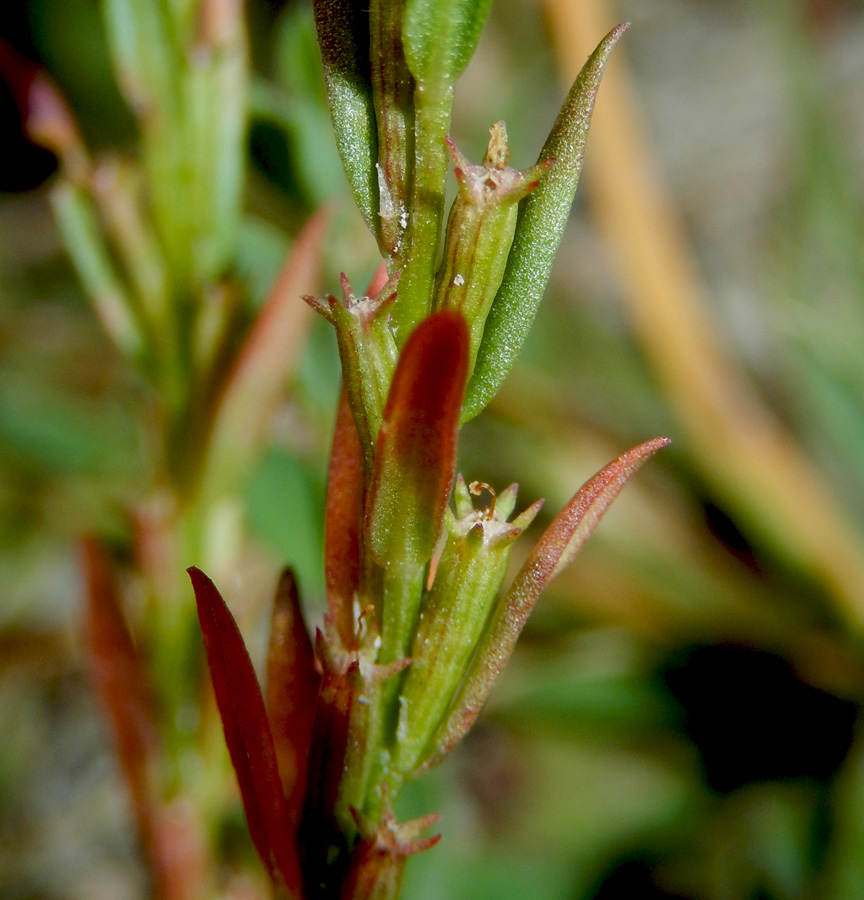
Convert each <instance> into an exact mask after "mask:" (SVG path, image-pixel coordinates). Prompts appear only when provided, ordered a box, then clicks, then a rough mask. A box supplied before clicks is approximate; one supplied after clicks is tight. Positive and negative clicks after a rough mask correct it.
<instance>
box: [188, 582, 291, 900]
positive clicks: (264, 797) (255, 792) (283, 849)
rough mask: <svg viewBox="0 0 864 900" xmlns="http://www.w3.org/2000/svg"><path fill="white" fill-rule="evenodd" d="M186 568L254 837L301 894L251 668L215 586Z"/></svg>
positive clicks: (273, 870) (277, 880) (280, 876)
mask: <svg viewBox="0 0 864 900" xmlns="http://www.w3.org/2000/svg"><path fill="white" fill-rule="evenodd" d="M187 571H188V572H189V577H190V579H191V580H192V586H193V588H194V589H195V600H196V603H197V605H198V619H199V621H200V623H201V632H202V634H203V636H204V649H205V650H206V652H207V662H208V664H209V667H210V677H211V679H212V681H213V690H214V693H215V695H216V704H217V706H218V707H219V715H220V717H221V719H222V727H223V729H224V731H225V743H226V744H227V745H228V753H229V754H230V756H231V762H232V764H233V766H234V771H235V772H236V773H237V782H238V784H239V786H240V795H241V797H242V799H243V807H244V809H245V810H246V821H247V823H248V824H249V831H250V833H251V835H252V840H253V842H254V843H255V848H256V849H257V850H258V854H259V855H260V857H261V859H262V860H263V862H264V865H265V866H266V867H267V870H268V872H269V873H270V877H271V878H272V880H273V883H274V884H276V885H279V884H284V887H285V888H287V890H288V892H289V893H290V894H291V896H293V897H301V896H302V887H301V878H300V866H299V862H298V859H297V851H296V848H295V846H294V842H293V832H294V830H293V828H291V825H290V816H289V814H288V806H287V803H286V801H285V796H284V795H283V793H282V784H281V781H280V779H279V770H278V766H277V763H276V749H275V746H274V743H273V735H272V733H271V731H270V726H269V724H268V721H267V713H266V711H265V708H264V698H263V697H262V696H261V689H260V688H259V687H258V680H257V679H256V677H255V670H254V669H253V667H252V662H251V660H250V659H249V654H248V653H247V652H246V646H245V645H244V643H243V638H242V637H241V635H240V631H239V629H238V628H237V623H236V622H235V621H234V617H233V616H232V615H231V612H230V610H229V609H228V607H227V605H226V604H225V601H224V600H223V599H222V597H221V596H220V594H219V591H218V590H216V586H215V585H214V584H213V582H212V581H211V580H210V579H209V578H208V577H207V576H206V575H205V574H204V573H203V572H201V571H200V570H199V569H196V568H194V567H192V568H190V569H188V570H187Z"/></svg>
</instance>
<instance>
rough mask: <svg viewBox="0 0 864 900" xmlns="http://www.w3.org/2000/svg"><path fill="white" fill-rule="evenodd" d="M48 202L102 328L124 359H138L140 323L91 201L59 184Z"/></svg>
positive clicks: (79, 190)
mask: <svg viewBox="0 0 864 900" xmlns="http://www.w3.org/2000/svg"><path fill="white" fill-rule="evenodd" d="M51 200H52V203H53V205H54V214H55V216H56V217H57V225H58V227H59V229H60V234H61V236H62V238H63V243H64V244H65V245H66V250H67V252H68V253H69V256H70V257H71V258H72V262H73V264H74V266H75V269H76V271H77V272H78V277H79V278H80V279H81V281H82V283H83V285H84V289H85V290H86V291H87V293H88V294H89V296H90V301H91V303H92V304H93V306H94V308H95V310H96V314H97V315H98V316H99V319H100V320H101V322H102V325H103V327H104V328H105V330H106V331H107V332H108V334H109V335H110V337H111V338H112V340H113V341H114V343H115V344H116V345H117V346H118V347H119V348H120V350H122V351H123V353H124V354H126V356H128V357H130V358H132V359H137V358H139V357H140V355H141V354H142V352H143V350H144V338H143V335H142V333H141V328H140V323H139V322H138V321H137V317H136V315H135V312H134V310H133V308H132V302H131V299H130V297H129V294H128V292H127V290H126V287H125V286H124V285H123V283H122V282H121V280H120V277H119V276H118V274H117V272H116V270H115V268H114V263H113V261H112V259H111V255H110V253H109V252H108V248H107V247H106V246H105V243H104V241H103V239H102V233H101V229H100V226H99V219H98V215H97V213H96V209H95V207H94V206H93V203H92V201H91V200H90V198H89V197H88V196H87V194H86V193H85V192H84V190H83V189H82V188H80V187H77V186H76V185H72V184H69V183H66V184H61V185H60V186H59V187H58V188H57V189H56V190H55V191H54V193H53V194H52V196H51Z"/></svg>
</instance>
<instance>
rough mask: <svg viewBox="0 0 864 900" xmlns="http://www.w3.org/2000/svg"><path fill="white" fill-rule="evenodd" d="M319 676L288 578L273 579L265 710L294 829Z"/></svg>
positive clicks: (296, 596) (302, 792)
mask: <svg viewBox="0 0 864 900" xmlns="http://www.w3.org/2000/svg"><path fill="white" fill-rule="evenodd" d="M320 680H321V679H320V676H319V675H318V672H317V671H316V668H315V651H314V650H313V649H312V641H311V639H310V638H309V632H308V631H307V630H306V625H305V623H304V622H303V613H302V610H301V607H300V595H299V593H298V591H297V582H296V581H295V579H294V573H293V572H292V571H291V570H290V569H286V570H285V571H284V572H283V573H282V576H281V577H280V579H279V585H278V587H277V588H276V596H275V598H274V600H273V613H272V616H271V618H270V642H269V644H268V648H267V686H266V696H265V705H266V707H267V717H268V719H269V720H270V728H271V730H272V732H273V743H274V746H275V749H276V758H277V760H278V766H279V775H280V776H281V779H282V792H283V794H284V795H285V799H286V801H287V802H288V814H289V816H290V817H291V824H292V825H293V826H294V827H295V828H296V827H297V826H298V825H299V823H300V816H301V814H302V812H303V798H304V796H305V793H306V775H307V766H308V763H309V745H310V741H311V737H312V724H313V721H314V718H315V704H316V701H317V698H318V686H319V682H320Z"/></svg>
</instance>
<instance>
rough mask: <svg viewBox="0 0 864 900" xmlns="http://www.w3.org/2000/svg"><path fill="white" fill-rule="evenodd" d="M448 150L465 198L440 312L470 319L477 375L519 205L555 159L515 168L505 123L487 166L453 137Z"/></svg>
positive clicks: (453, 224) (493, 131)
mask: <svg viewBox="0 0 864 900" xmlns="http://www.w3.org/2000/svg"><path fill="white" fill-rule="evenodd" d="M447 147H448V149H449V150H450V155H451V156H452V157H453V162H454V164H455V173H456V178H457V179H458V182H459V194H458V195H457V197H456V199H455V200H454V201H453V206H452V208H451V210H450V218H449V221H448V223H447V239H446V244H445V247H444V258H443V260H442V262H441V267H440V269H439V270H438V277H437V287H436V298H435V308H436V309H458V310H459V311H460V312H461V313H462V315H463V316H465V320H466V322H467V323H468V328H469V331H470V339H471V349H470V356H469V361H470V364H469V371H473V369H474V361H475V359H476V358H477V351H478V349H479V347H480V342H481V340H482V337H483V327H484V325H485V323H486V316H487V315H488V314H489V310H490V308H491V307H492V301H493V300H494V299H495V295H496V293H497V292H498V288H499V287H500V286H501V281H502V279H503V277H504V270H505V267H506V265H507V254H508V253H509V251H510V245H511V244H512V243H513V236H514V234H515V231H516V219H517V211H518V205H517V204H518V201H519V200H521V199H522V198H523V197H525V196H527V195H528V194H529V193H530V192H531V191H532V190H533V189H534V188H535V187H537V185H538V184H539V182H540V179H541V177H542V175H543V173H544V172H545V171H546V170H547V169H548V168H549V166H550V165H551V160H549V161H545V162H543V163H540V164H538V165H536V166H532V167H531V168H530V169H528V170H526V171H524V172H520V171H518V170H516V169H512V168H510V166H509V165H508V161H509V158H510V148H509V147H508V145H507V131H506V128H505V125H504V123H503V122H496V123H495V124H494V125H493V126H492V127H491V128H490V138H489V145H488V147H487V149H486V155H485V157H484V159H483V163H482V165H479V166H477V165H472V164H471V163H470V162H468V160H467V159H466V158H465V157H464V156H463V155H462V154H461V153H460V152H459V151H458V150H457V149H456V146H455V144H454V143H453V141H452V140H450V139H449V138H448V139H447Z"/></svg>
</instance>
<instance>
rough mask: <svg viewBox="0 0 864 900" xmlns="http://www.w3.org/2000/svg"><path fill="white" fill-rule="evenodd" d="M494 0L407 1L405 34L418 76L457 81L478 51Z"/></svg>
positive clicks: (408, 56)
mask: <svg viewBox="0 0 864 900" xmlns="http://www.w3.org/2000/svg"><path fill="white" fill-rule="evenodd" d="M491 3H492V0H439V2H435V3H431V2H430V0H407V2H406V4H405V17H404V20H403V26H402V34H403V40H404V43H405V58H406V60H407V61H408V66H409V68H410V69H411V72H412V73H413V75H414V77H415V78H416V79H417V80H418V81H420V82H425V83H426V84H427V85H431V84H434V83H435V82H437V83H439V84H440V83H442V82H449V83H452V82H454V81H455V80H456V79H457V78H458V77H459V75H461V74H462V71H463V70H464V68H465V66H466V65H468V60H469V59H471V56H472V55H473V53H474V50H475V49H476V48H477V41H478V40H479V39H480V32H481V31H482V29H483V24H484V23H485V21H486V17H487V16H488V15H489V7H490V5H491Z"/></svg>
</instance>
